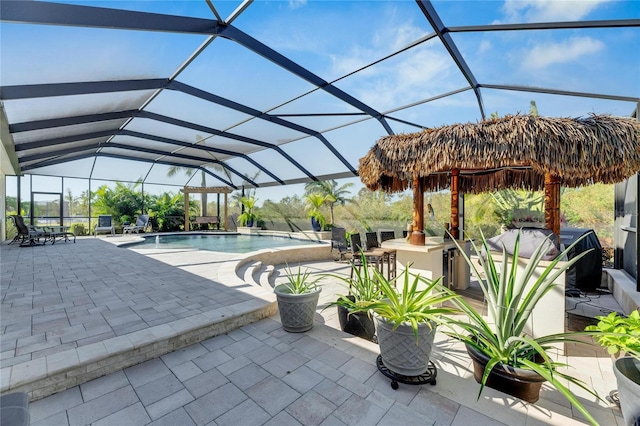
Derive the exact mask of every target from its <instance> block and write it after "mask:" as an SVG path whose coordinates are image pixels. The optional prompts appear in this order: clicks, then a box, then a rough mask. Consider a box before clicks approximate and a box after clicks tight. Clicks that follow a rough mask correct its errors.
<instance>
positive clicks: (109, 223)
mask: <svg viewBox="0 0 640 426" xmlns="http://www.w3.org/2000/svg"><path fill="white" fill-rule="evenodd" d="M98 232H110V233H111V235H112V236H113V235H115V234H116V230H115V228H114V226H113V220H112V218H111V215H110V214H102V215H100V216H98V224H97V225H96V227H95V229H94V230H93V236H94V237H95V236H97V235H98Z"/></svg>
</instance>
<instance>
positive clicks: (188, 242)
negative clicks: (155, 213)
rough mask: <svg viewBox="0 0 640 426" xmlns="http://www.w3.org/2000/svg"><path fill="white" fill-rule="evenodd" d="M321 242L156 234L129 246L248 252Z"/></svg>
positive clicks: (247, 236) (259, 236) (257, 236)
mask: <svg viewBox="0 0 640 426" xmlns="http://www.w3.org/2000/svg"><path fill="white" fill-rule="evenodd" d="M314 243H315V244H319V242H318V241H312V240H299V239H296V238H286V237H277V236H267V235H237V234H234V235H156V236H150V237H145V239H144V241H141V242H139V243H134V244H130V245H128V246H127V247H129V248H136V249H187V248H190V249H198V250H209V251H222V252H229V253H248V252H251V251H255V250H262V249H267V248H278V247H285V246H302V245H308V244H314Z"/></svg>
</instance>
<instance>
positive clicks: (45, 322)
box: [0, 238, 622, 425]
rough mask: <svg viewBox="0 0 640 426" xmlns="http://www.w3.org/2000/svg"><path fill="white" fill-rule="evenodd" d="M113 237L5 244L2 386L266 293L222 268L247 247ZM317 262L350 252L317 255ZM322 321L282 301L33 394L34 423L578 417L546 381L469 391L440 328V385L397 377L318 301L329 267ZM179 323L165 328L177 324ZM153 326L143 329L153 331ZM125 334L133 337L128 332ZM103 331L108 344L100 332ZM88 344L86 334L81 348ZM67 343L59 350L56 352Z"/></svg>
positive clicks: (606, 417)
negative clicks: (151, 243)
mask: <svg viewBox="0 0 640 426" xmlns="http://www.w3.org/2000/svg"><path fill="white" fill-rule="evenodd" d="M117 240H118V239H117V238H114V239H112V238H97V239H94V238H79V239H78V241H77V243H76V244H68V243H67V244H64V243H62V244H56V245H55V246H44V247H29V248H20V247H16V246H7V245H6V244H3V245H1V246H0V250H1V251H0V255H1V259H0V261H1V266H2V273H1V275H0V281H1V286H2V305H1V311H0V319H1V321H2V334H1V336H0V337H1V346H2V350H1V352H2V353H1V355H2V356H1V358H0V362H1V363H2V365H1V367H2V376H1V381H2V386H3V389H4V387H5V384H6V383H11V382H12V380H14V379H15V375H18V376H20V375H21V374H27V375H28V374H32V373H33V371H34V369H37V368H40V369H43V371H44V372H45V374H46V371H47V368H55V367H56V364H55V362H58V363H59V365H65V363H73V362H76V361H79V359H78V360H71V361H70V360H68V359H66V358H67V355H68V354H70V353H72V352H70V351H75V352H76V353H78V354H79V355H78V358H81V356H82V354H85V355H86V350H87V349H86V348H92V347H95V346H93V345H96V344H104V345H105V348H106V350H107V351H108V350H112V351H115V348H114V347H113V346H111V345H115V344H116V343H118V342H120V343H121V344H123V345H124V343H123V342H124V340H114V339H118V338H125V339H126V338H127V336H128V337H132V336H143V334H141V333H145V332H147V331H149V330H157V329H158V328H159V327H160V328H162V329H172V330H174V329H175V328H179V327H178V326H177V325H176V324H178V325H179V324H182V325H184V326H185V329H186V325H185V324H184V323H182V322H181V321H189V320H190V321H191V322H194V321H195V319H194V318H201V317H203V316H206V315H209V316H210V317H211V318H213V314H212V312H218V313H219V312H226V313H230V314H231V313H232V312H233V307H234V306H235V307H238V308H242V307H247V306H253V307H252V308H251V309H253V310H255V305H256V304H258V305H262V306H265V307H268V306H270V305H271V303H272V301H273V299H270V298H269V297H270V295H265V294H264V291H263V290H261V289H260V288H258V286H256V285H248V284H243V285H238V280H237V277H236V280H232V279H229V278H228V277H225V274H227V273H228V265H229V264H231V263H232V262H234V261H236V260H238V259H239V257H240V256H241V255H236V254H229V253H226V254H224V253H213V252H193V251H173V252H170V253H168V252H164V253H159V252H158V253H154V254H141V253H140V252H137V251H134V250H129V249H125V248H118V247H116V246H115V245H114V244H112V242H115V241H117ZM307 266H308V267H309V268H310V269H313V270H318V271H332V272H337V273H340V272H342V273H344V272H346V271H347V265H345V264H342V263H336V262H331V261H326V262H312V263H308V264H307ZM323 287H324V290H323V294H322V298H321V301H320V306H319V308H318V315H317V317H316V324H315V326H314V328H313V329H312V330H311V331H309V332H306V333H301V334H293V333H287V332H284V331H283V330H282V328H281V325H280V323H279V318H278V316H277V314H276V315H274V316H271V317H270V318H265V319H262V320H259V321H256V322H252V323H250V324H245V325H242V324H239V325H241V326H240V327H239V328H235V329H233V330H230V331H228V332H226V333H222V334H220V335H217V336H215V337H211V338H206V339H204V340H202V341H198V342H195V343H192V344H188V345H186V346H184V347H182V348H181V349H179V350H175V351H171V352H168V353H165V354H163V355H161V356H159V357H156V358H153V359H150V360H147V361H144V362H142V363H140V364H137V365H133V366H129V367H126V368H124V369H121V370H119V371H115V372H112V373H110V374H107V375H105V376H103V377H99V378H96V379H94V380H91V381H88V382H86V383H83V384H81V385H79V386H73V387H71V388H70V389H67V390H64V391H62V392H59V393H56V394H53V395H51V396H47V397H45V398H43V399H39V400H37V401H34V402H32V403H31V405H30V407H31V422H32V423H31V424H32V425H67V424H69V425H76V424H95V425H127V424H131V425H146V424H153V425H192V424H196V425H207V424H211V425H214V424H215V425H253V424H256V425H260V424H271V425H287V424H303V425H320V424H322V425H334V424H335V425H342V424H344V425H357V424H362V425H376V424H379V425H411V424H420V425H425V424H430V425H431V424H433V425H467V424H474V425H475V424H477V425H494V424H496V425H498V424H526V425H535V424H552V425H570V424H583V422H582V421H581V420H580V416H579V414H577V413H576V412H574V411H573V410H572V408H571V407H570V406H569V404H568V403H567V402H566V401H565V400H564V398H563V397H562V396H561V395H560V394H559V393H558V392H557V391H555V390H554V389H553V388H551V387H549V386H547V385H545V386H544V387H543V392H542V394H541V399H540V401H539V402H538V403H537V404H536V405H532V404H527V403H523V402H522V401H519V400H516V399H514V398H511V397H508V396H507V395H505V394H502V393H500V392H497V391H494V390H492V389H485V391H484V392H483V395H482V397H481V398H480V399H477V392H478V389H479V387H478V385H477V384H476V383H475V381H474V380H473V378H472V373H471V371H470V360H469V358H468V356H467V355H466V352H465V351H464V347H463V346H461V345H460V344H459V343H454V342H452V341H450V340H449V339H446V338H445V336H444V335H442V334H441V333H438V336H437V339H436V343H437V344H436V349H435V352H434V355H433V361H434V363H435V364H436V366H437V369H438V377H437V384H436V385H435V386H431V385H422V386H411V385H404V384H400V388H399V389H398V390H393V389H391V387H390V381H389V379H387V378H386V377H385V376H383V375H382V374H381V373H379V372H378V371H377V369H376V367H375V358H376V356H377V353H378V351H377V345H375V344H373V343H371V342H367V341H365V340H362V339H359V338H356V337H353V336H350V335H348V334H345V333H342V332H341V331H339V329H338V326H337V319H336V315H335V309H334V308H331V309H327V310H324V311H323V310H322V308H323V307H324V306H326V304H327V303H329V302H330V301H332V300H333V299H334V297H335V296H334V294H335V293H336V292H337V291H338V292H339V291H340V290H341V289H340V288H339V286H338V285H337V283H336V282H333V281H332V280H325V281H323ZM172 327H173V328H172ZM150 338H151V337H150ZM130 341H131V339H129V340H127V342H130ZM102 342H109V343H108V345H109V347H106V345H107V344H106V343H102ZM83 348H85V349H84V350H83ZM61 354H64V355H65V357H64V358H62V357H59V358H56V355H58V356H60V355H61ZM561 356H562V359H563V360H565V361H566V362H567V363H568V364H569V365H571V366H572V367H573V369H572V373H574V374H575V375H577V376H579V377H581V378H583V379H584V380H586V381H587V383H588V384H589V385H590V386H592V387H594V388H595V389H596V390H597V391H598V393H599V394H600V395H601V396H605V395H607V394H608V392H609V391H610V390H611V389H613V388H614V387H615V378H614V377H613V372H612V370H611V360H610V358H608V357H606V356H603V354H602V351H599V350H598V348H590V347H579V346H576V347H568V348H567V349H566V351H565V354H562V355H561ZM576 393H577V394H578V395H579V397H580V398H581V400H582V402H583V403H584V404H585V405H586V406H587V407H588V408H589V409H590V411H591V412H592V413H593V414H594V416H595V417H596V418H597V419H598V420H599V421H600V422H601V424H603V425H615V424H620V425H621V424H622V418H621V417H620V411H619V409H618V408H617V407H615V406H612V405H610V404H608V403H606V402H602V401H600V402H599V401H594V400H593V397H591V396H590V395H588V394H585V393H581V392H579V391H576Z"/></svg>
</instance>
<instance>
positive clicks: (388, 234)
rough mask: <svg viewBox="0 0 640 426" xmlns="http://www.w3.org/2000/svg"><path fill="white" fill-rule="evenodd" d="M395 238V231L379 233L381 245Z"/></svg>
mask: <svg viewBox="0 0 640 426" xmlns="http://www.w3.org/2000/svg"><path fill="white" fill-rule="evenodd" d="M395 238H396V232H395V231H380V242H381V243H383V242H385V241H387V240H393V239H395Z"/></svg>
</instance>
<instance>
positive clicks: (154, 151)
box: [102, 142, 260, 187]
mask: <svg viewBox="0 0 640 426" xmlns="http://www.w3.org/2000/svg"><path fill="white" fill-rule="evenodd" d="M102 148H117V149H124V150H129V151H136V152H144V153H147V154H156V155H160V156H164V157H168V158H181V159H183V160H191V161H197V162H200V163H205V164H211V163H213V164H219V165H220V166H221V167H224V168H225V169H227V170H229V171H230V172H231V173H233V174H235V175H236V176H238V177H240V178H241V179H243V180H246V181H248V182H249V183H251V185H253V186H256V187H259V186H260V185H258V184H257V183H255V182H254V181H252V180H251V179H249V178H248V177H246V176H245V175H243V174H242V173H240V172H239V171H237V170H236V169H234V168H233V167H231V166H229V165H227V164H225V163H224V162H223V161H220V160H216V159H213V158H203V157H197V156H195V155H188V154H180V153H177V152H176V153H171V152H167V151H162V150H160V149H153V148H145V147H139V146H131V145H127V144H123V143H115V142H109V143H108V144H106V145H104V146H103V147H102ZM200 167H202V165H201V166H200Z"/></svg>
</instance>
